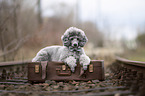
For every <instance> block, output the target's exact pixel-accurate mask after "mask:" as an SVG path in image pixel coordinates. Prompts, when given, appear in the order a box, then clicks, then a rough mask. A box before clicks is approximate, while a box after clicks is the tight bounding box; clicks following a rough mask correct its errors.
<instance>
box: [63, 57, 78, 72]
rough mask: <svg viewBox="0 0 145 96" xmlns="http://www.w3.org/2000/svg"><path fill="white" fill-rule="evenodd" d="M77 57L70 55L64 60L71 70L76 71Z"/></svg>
mask: <svg viewBox="0 0 145 96" xmlns="http://www.w3.org/2000/svg"><path fill="white" fill-rule="evenodd" d="M76 61H77V60H76V59H75V57H73V56H69V57H67V58H65V59H64V60H63V62H65V63H66V64H68V66H69V67H70V68H71V71H72V72H74V71H75V67H76V66H77V64H76Z"/></svg>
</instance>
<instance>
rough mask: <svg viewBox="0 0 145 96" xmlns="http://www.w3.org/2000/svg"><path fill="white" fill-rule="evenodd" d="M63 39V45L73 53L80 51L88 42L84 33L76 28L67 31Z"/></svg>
mask: <svg viewBox="0 0 145 96" xmlns="http://www.w3.org/2000/svg"><path fill="white" fill-rule="evenodd" d="M61 39H62V41H63V45H64V46H67V47H68V48H69V49H70V50H71V51H74V50H75V51H79V50H80V48H81V47H84V45H85V43H86V42H87V41H88V39H87V37H86V35H85V33H84V31H82V30H81V29H78V28H76V27H70V28H69V29H67V30H66V31H65V33H64V35H63V36H62V37H61Z"/></svg>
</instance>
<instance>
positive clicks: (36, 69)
mask: <svg viewBox="0 0 145 96" xmlns="http://www.w3.org/2000/svg"><path fill="white" fill-rule="evenodd" d="M35 73H39V65H35Z"/></svg>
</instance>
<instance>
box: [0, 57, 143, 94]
mask: <svg viewBox="0 0 145 96" xmlns="http://www.w3.org/2000/svg"><path fill="white" fill-rule="evenodd" d="M28 62H29V61H23V62H21V61H20V62H19V61H18V62H1V63H0V95H1V96H5V95H7V96H11V95H16V96H20V95H25V96H33V95H34V96H36V95H37V96H39V95H42V96H43V95H54V96H56V95H59V96H60V95H65V96H67V95H80V96H81V95H85V96H114V95H115V96H127V95H131V96H135V95H137V96H145V92H144V90H145V80H144V79H145V62H139V61H131V60H127V59H123V58H120V57H116V61H115V62H114V63H113V64H112V65H111V67H110V69H111V71H112V73H110V74H109V76H106V80H105V81H98V80H92V81H87V82H83V81H81V82H77V81H69V82H55V81H49V80H47V81H46V82H45V83H42V84H41V83H39V84H30V83H29V82H28V80H27V63H28Z"/></svg>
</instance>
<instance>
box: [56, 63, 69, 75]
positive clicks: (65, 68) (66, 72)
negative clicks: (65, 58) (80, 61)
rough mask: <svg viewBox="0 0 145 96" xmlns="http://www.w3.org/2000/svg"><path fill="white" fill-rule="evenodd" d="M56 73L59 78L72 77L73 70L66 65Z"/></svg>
mask: <svg viewBox="0 0 145 96" xmlns="http://www.w3.org/2000/svg"><path fill="white" fill-rule="evenodd" d="M56 73H57V75H58V76H70V75H71V70H70V68H68V66H66V65H62V66H59V67H57V68H56Z"/></svg>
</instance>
